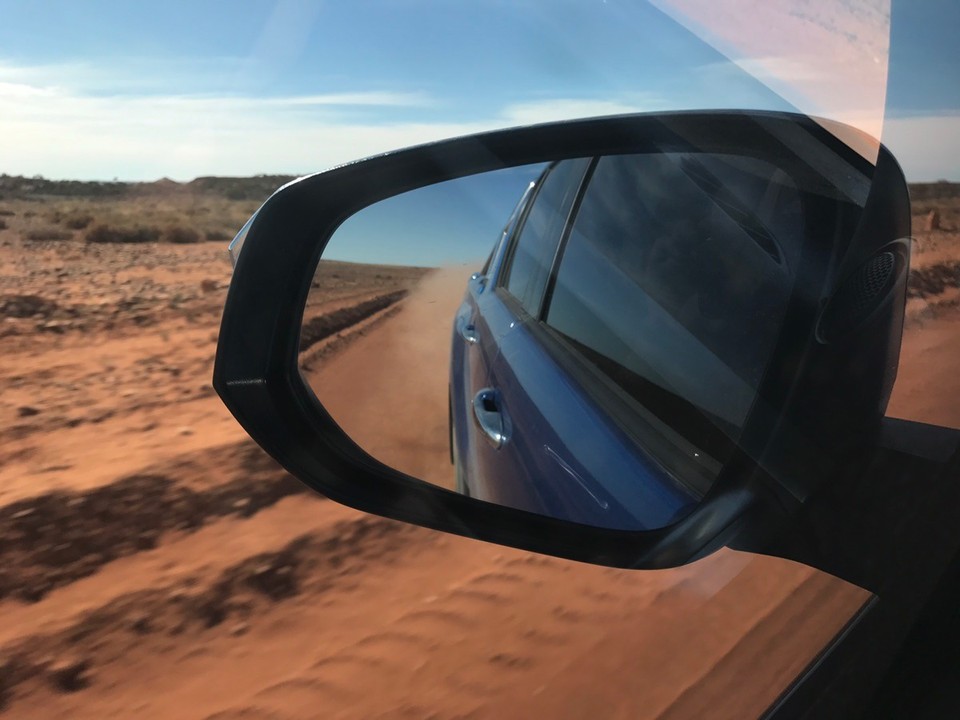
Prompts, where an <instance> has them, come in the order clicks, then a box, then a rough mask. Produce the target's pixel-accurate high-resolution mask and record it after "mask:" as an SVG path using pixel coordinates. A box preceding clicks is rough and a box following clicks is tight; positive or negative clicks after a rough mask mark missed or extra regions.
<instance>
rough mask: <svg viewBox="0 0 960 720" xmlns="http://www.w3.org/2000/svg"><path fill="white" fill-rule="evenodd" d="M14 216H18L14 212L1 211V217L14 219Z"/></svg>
mask: <svg viewBox="0 0 960 720" xmlns="http://www.w3.org/2000/svg"><path fill="white" fill-rule="evenodd" d="M14 215H16V213H15V212H14V211H13V210H4V209H0V216H3V217H13V216H14Z"/></svg>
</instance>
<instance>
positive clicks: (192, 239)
mask: <svg viewBox="0 0 960 720" xmlns="http://www.w3.org/2000/svg"><path fill="white" fill-rule="evenodd" d="M163 239H164V240H166V241H167V242H170V243H175V244H177V245H184V244H189V243H196V242H200V233H198V232H197V231H196V230H194V229H193V228H188V227H183V226H180V225H177V226H174V227H171V228H167V231H166V232H165V233H164V235H163Z"/></svg>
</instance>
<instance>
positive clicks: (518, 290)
mask: <svg viewBox="0 0 960 720" xmlns="http://www.w3.org/2000/svg"><path fill="white" fill-rule="evenodd" d="M589 162H590V161H589V159H579V160H569V161H567V162H561V163H558V164H557V165H554V166H553V167H552V168H551V169H550V170H549V171H548V172H547V175H546V177H545V178H544V179H543V180H542V181H541V185H540V189H539V190H538V191H537V195H536V197H535V198H534V200H533V205H532V207H531V208H530V211H529V212H528V213H527V216H526V219H525V220H524V221H523V226H522V227H521V228H520V235H519V237H518V238H517V240H516V241H515V243H514V246H513V256H512V258H511V260H510V265H509V268H508V270H507V278H506V281H505V282H504V285H505V287H506V289H507V291H508V292H509V293H510V294H511V295H513V297H515V298H516V299H517V300H518V301H519V302H520V305H521V306H522V307H523V309H524V310H526V311H527V312H528V313H530V315H532V316H534V317H537V316H538V315H539V313H540V301H541V299H542V298H543V293H544V289H545V288H546V285H547V279H548V278H549V276H550V266H551V265H552V264H553V259H554V255H555V254H556V250H557V245H558V244H559V242H560V237H561V235H562V233H563V230H564V226H565V224H566V221H567V217H568V215H569V213H570V208H571V206H572V205H573V201H574V198H575V197H576V194H577V190H578V189H579V186H580V178H581V177H582V176H583V173H584V171H585V170H586V168H587V165H588V164H589Z"/></svg>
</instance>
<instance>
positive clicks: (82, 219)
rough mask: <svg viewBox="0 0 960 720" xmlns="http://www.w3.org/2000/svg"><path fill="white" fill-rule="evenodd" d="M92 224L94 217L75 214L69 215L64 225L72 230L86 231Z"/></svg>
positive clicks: (64, 220)
mask: <svg viewBox="0 0 960 720" xmlns="http://www.w3.org/2000/svg"><path fill="white" fill-rule="evenodd" d="M92 222H93V215H88V214H86V213H74V214H73V215H67V217H65V218H64V219H63V224H64V225H66V226H67V227H68V228H70V229H71V230H84V229H86V227H87V226H88V225H89V224H90V223H92Z"/></svg>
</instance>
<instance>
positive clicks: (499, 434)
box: [473, 388, 510, 449]
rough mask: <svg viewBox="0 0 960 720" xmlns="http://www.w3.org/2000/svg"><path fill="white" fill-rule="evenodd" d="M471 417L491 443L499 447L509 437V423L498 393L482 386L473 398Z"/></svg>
mask: <svg viewBox="0 0 960 720" xmlns="http://www.w3.org/2000/svg"><path fill="white" fill-rule="evenodd" d="M473 419H474V420H476V422H477V426H478V427H479V428H480V431H481V432H482V433H483V436H484V437H485V438H486V439H487V442H489V443H490V444H491V445H493V446H494V447H495V448H497V449H499V448H501V447H503V444H504V443H506V442H507V440H509V439H510V423H509V422H508V420H507V415H506V413H505V412H504V410H503V404H502V402H501V399H500V393H498V392H497V391H496V390H494V389H493V388H484V389H483V390H481V391H480V392H478V393H477V394H476V396H475V397H474V398H473Z"/></svg>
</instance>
